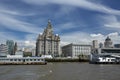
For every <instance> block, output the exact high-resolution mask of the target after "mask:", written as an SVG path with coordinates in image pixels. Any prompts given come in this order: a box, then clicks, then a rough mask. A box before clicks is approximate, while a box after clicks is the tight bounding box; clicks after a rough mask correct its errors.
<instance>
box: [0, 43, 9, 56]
mask: <svg viewBox="0 0 120 80" xmlns="http://www.w3.org/2000/svg"><path fill="white" fill-rule="evenodd" d="M7 54H8V47H7V46H6V45H5V44H1V45H0V56H7Z"/></svg>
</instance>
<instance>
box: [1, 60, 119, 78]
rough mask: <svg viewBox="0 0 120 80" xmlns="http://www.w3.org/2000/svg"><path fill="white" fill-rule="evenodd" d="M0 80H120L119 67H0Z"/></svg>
mask: <svg viewBox="0 0 120 80" xmlns="http://www.w3.org/2000/svg"><path fill="white" fill-rule="evenodd" d="M0 80H120V65H108V64H107V65H94V64H89V63H69V62H68V63H48V64H47V65H0Z"/></svg>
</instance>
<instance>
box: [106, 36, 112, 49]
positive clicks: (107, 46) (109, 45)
mask: <svg viewBox="0 0 120 80" xmlns="http://www.w3.org/2000/svg"><path fill="white" fill-rule="evenodd" d="M112 43H113V42H112V40H111V39H110V38H109V37H107V38H106V39H105V42H104V47H105V48H112V47H113V45H112Z"/></svg>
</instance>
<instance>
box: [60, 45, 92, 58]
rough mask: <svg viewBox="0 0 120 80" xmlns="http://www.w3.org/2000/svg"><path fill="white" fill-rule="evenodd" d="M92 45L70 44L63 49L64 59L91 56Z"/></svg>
mask: <svg viewBox="0 0 120 80" xmlns="http://www.w3.org/2000/svg"><path fill="white" fill-rule="evenodd" d="M90 54H91V45H85V44H84V45H82V44H68V45H65V46H63V47H62V55H63V56H64V57H78V56H79V55H90Z"/></svg>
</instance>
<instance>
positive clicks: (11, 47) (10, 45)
mask: <svg viewBox="0 0 120 80" xmlns="http://www.w3.org/2000/svg"><path fill="white" fill-rule="evenodd" d="M6 45H7V47H8V54H10V55H14V41H13V40H7V41H6Z"/></svg>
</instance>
